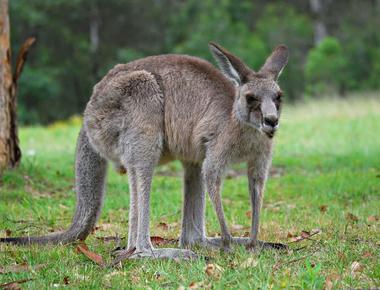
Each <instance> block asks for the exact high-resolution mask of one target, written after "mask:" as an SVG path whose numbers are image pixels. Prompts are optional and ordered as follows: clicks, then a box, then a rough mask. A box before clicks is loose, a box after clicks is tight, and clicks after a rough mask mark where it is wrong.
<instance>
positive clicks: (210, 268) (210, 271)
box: [205, 264, 224, 279]
mask: <svg viewBox="0 0 380 290" xmlns="http://www.w3.org/2000/svg"><path fill="white" fill-rule="evenodd" d="M223 271H224V269H223V268H222V267H220V266H219V265H218V264H207V265H206V267H205V273H206V274H207V275H208V276H210V277H212V278H216V279H220V277H221V276H222V273H223Z"/></svg>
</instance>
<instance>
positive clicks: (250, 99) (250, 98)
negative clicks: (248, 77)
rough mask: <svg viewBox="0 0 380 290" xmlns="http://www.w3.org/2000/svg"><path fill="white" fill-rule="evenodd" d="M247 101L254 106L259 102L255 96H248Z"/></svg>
mask: <svg viewBox="0 0 380 290" xmlns="http://www.w3.org/2000/svg"><path fill="white" fill-rule="evenodd" d="M245 99H246V100H247V104H248V105H253V104H254V103H255V102H258V101H259V100H258V99H257V97H256V96H255V95H254V94H247V95H246V96H245Z"/></svg>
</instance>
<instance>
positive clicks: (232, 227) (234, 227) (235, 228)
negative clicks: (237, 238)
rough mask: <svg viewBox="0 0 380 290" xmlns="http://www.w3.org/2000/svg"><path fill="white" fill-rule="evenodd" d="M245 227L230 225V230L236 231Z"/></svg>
mask: <svg viewBox="0 0 380 290" xmlns="http://www.w3.org/2000/svg"><path fill="white" fill-rule="evenodd" d="M244 229H245V227H244V226H243V225H237V224H236V225H232V226H231V231H232V232H238V231H242V230H244Z"/></svg>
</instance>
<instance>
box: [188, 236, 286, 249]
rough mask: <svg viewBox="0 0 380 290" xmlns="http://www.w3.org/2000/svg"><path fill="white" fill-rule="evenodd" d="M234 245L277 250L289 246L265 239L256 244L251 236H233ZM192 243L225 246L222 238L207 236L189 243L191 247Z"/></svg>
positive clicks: (207, 246)
mask: <svg viewBox="0 0 380 290" xmlns="http://www.w3.org/2000/svg"><path fill="white" fill-rule="evenodd" d="M231 244H232V245H242V246H246V247H247V249H249V250H251V249H254V248H263V249H276V250H286V249H288V246H287V245H285V244H281V243H270V242H264V241H257V243H256V245H255V246H254V245H252V240H251V239H250V238H244V237H233V238H232V240H231ZM192 245H197V246H200V247H204V248H210V249H221V248H223V247H224V245H223V240H222V238H219V237H218V238H206V239H204V240H201V241H194V242H193V243H191V244H189V245H187V246H188V247H191V246H192Z"/></svg>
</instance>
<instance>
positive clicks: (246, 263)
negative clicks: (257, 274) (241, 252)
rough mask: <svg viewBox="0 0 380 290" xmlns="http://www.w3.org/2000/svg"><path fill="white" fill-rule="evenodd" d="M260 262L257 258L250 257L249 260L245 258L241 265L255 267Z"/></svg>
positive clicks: (242, 266)
mask: <svg viewBox="0 0 380 290" xmlns="http://www.w3.org/2000/svg"><path fill="white" fill-rule="evenodd" d="M258 264H259V261H258V260H256V259H255V258H253V257H249V258H248V259H247V260H245V261H244V262H243V263H241V264H240V267H241V268H243V269H245V268H254V267H256V266H257V265H258Z"/></svg>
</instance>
